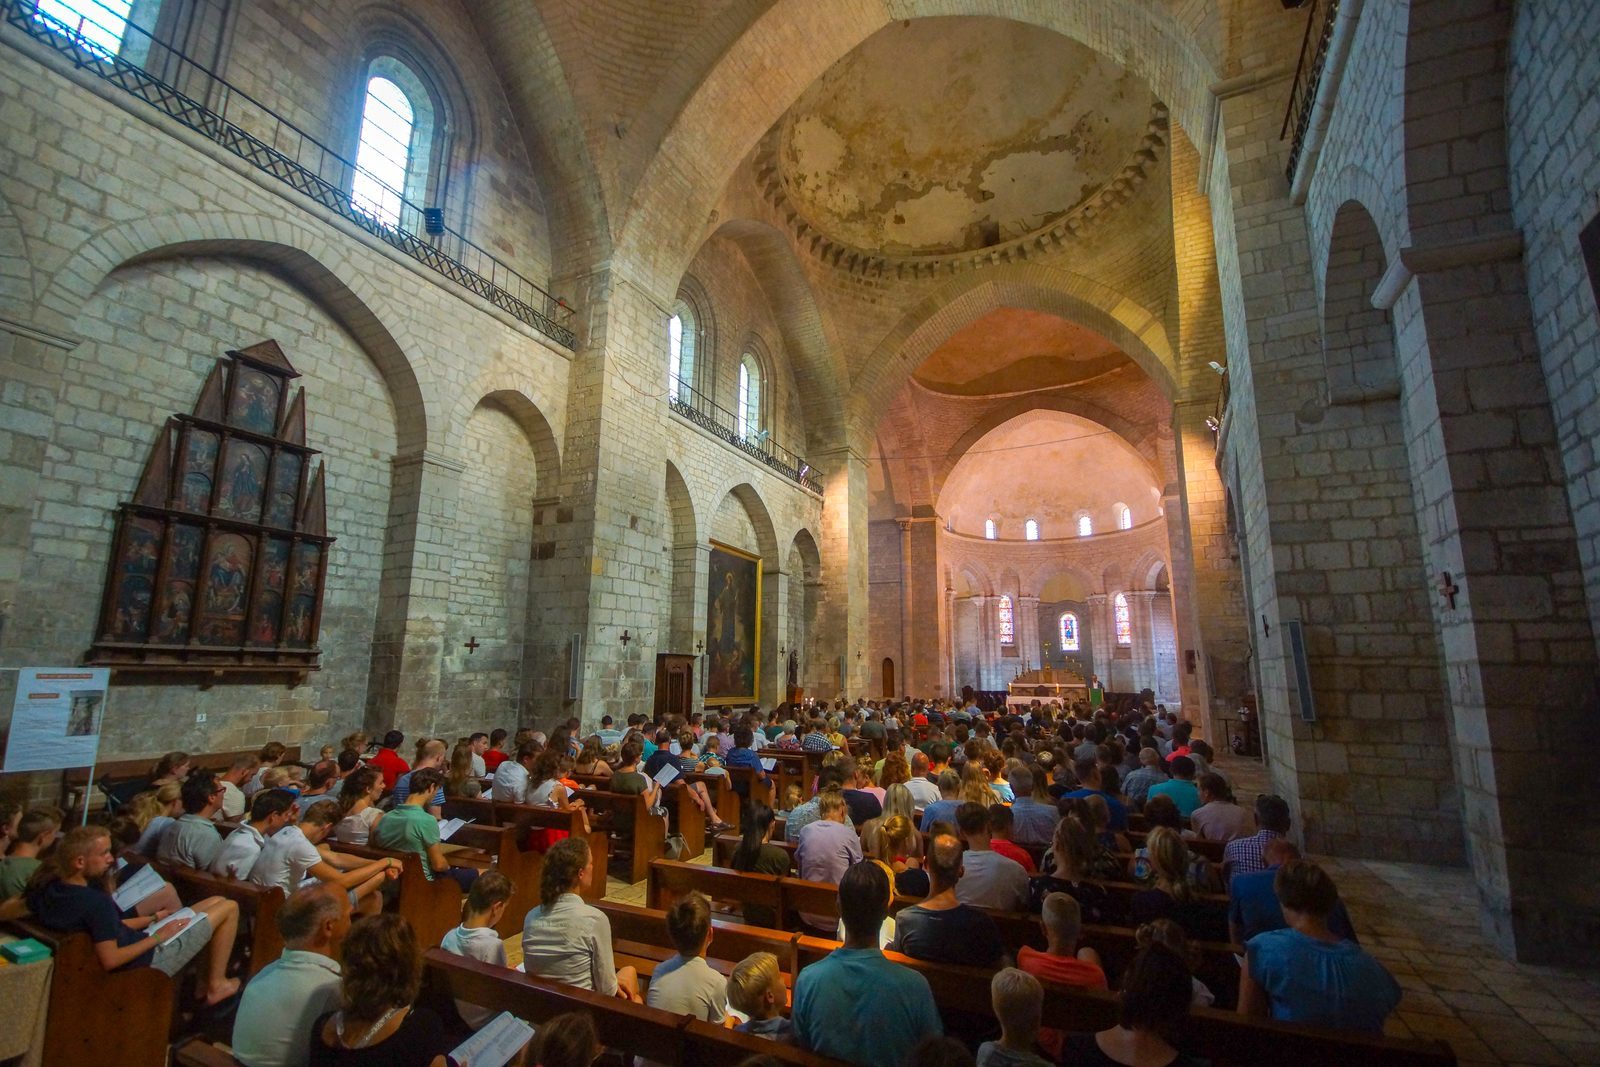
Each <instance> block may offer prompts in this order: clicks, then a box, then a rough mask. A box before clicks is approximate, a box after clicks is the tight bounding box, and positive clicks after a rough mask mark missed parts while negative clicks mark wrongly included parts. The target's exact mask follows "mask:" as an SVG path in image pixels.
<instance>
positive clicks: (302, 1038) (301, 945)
mask: <svg viewBox="0 0 1600 1067" xmlns="http://www.w3.org/2000/svg"><path fill="white" fill-rule="evenodd" d="M263 796H266V794H265V793H259V792H258V793H257V794H256V795H255V799H256V800H257V801H259V800H260V799H261V798H262V797H263ZM277 923H278V932H279V933H280V934H282V935H283V954H282V955H281V956H279V957H278V958H277V959H275V960H273V961H272V962H271V963H269V964H267V965H266V966H265V967H263V968H261V971H260V973H258V974H257V975H256V976H255V977H254V978H252V979H250V983H249V984H248V985H246V986H245V987H244V997H243V999H241V1000H240V1001H239V1012H238V1014H237V1015H236V1016H235V1017H234V1022H233V1042H232V1044H233V1058H234V1059H236V1060H238V1061H239V1062H240V1063H242V1064H244V1065H245V1067H304V1065H305V1062H306V1057H307V1056H308V1055H309V1054H310V1049H311V1031H312V1029H313V1028H314V1027H315V1026H316V1022H317V1018H318V1017H319V1016H322V1015H326V1014H327V1013H328V1012H330V1011H334V1010H335V1009H337V1008H338V1007H339V946H340V945H341V944H342V943H343V941H344V936H345V934H347V933H349V931H350V900H349V898H348V897H347V896H346V895H345V894H343V893H341V892H339V891H338V890H335V889H330V888H328V887H327V886H324V885H317V886H312V887H311V888H309V889H302V890H300V891H299V892H297V893H295V894H294V895H293V896H291V897H290V898H289V899H288V900H287V901H285V902H284V905H283V907H281V908H279V909H278V915H277Z"/></svg>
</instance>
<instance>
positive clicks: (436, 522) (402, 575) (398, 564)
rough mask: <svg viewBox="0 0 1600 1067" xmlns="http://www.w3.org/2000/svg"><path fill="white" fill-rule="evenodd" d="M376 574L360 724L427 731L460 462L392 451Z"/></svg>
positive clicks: (434, 705) (435, 698)
mask: <svg viewBox="0 0 1600 1067" xmlns="http://www.w3.org/2000/svg"><path fill="white" fill-rule="evenodd" d="M392 467H393V474H392V479H393V480H392V482H391V483H390V484H391V487H390V493H389V526H388V531H387V533H386V535H385V538H384V554H383V577H382V578H381V579H380V581H379V586H378V611H377V617H376V619H375V621H374V624H373V633H372V667H371V670H370V672H369V674H368V682H367V710H366V729H367V731H368V732H369V733H373V734H375V735H381V734H382V733H383V732H384V731H386V730H388V729H390V728H393V729H397V730H402V731H404V732H405V733H406V734H407V735H408V736H416V735H418V734H427V733H431V732H432V728H433V719H434V714H435V712H436V711H437V709H438V704H439V672H440V666H441V663H442V662H443V656H444V654H445V649H444V648H443V647H442V642H443V640H444V635H445V628H446V625H447V623H448V621H449V615H450V575H451V566H450V561H451V559H453V558H454V554H455V551H456V549H455V546H454V544H453V536H452V534H453V531H454V528H455V524H454V522H453V521H452V519H451V516H452V515H453V514H454V510H455V499H456V487H457V485H458V484H459V481H460V474H461V472H462V470H463V469H464V468H463V467H462V466H461V464H459V463H456V462H454V461H452V460H447V459H444V458H443V457H441V456H439V455H437V454H436V453H431V452H417V453H413V454H411V455H408V456H397V457H395V459H394V461H393V465H392Z"/></svg>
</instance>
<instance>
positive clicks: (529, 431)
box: [475, 389, 561, 497]
mask: <svg viewBox="0 0 1600 1067" xmlns="http://www.w3.org/2000/svg"><path fill="white" fill-rule="evenodd" d="M475 406H476V407H483V406H491V407H496V408H499V409H500V410H501V411H503V412H505V413H506V414H507V415H508V416H510V418H511V421H513V422H515V423H516V424H517V425H518V426H519V427H521V429H522V433H523V435H524V436H525V437H527V439H528V444H529V445H530V446H532V448H533V462H534V472H533V473H534V479H535V482H536V484H537V485H538V487H539V488H538V492H539V496H540V497H553V496H555V495H556V494H557V493H558V492H559V491H560V488H561V446H560V444H559V443H558V442H557V441H556V435H555V431H554V430H552V429H551V428H550V423H549V421H548V420H546V419H545V417H544V412H542V411H540V410H539V407H538V405H536V404H535V403H534V402H533V401H532V400H531V399H530V398H529V397H528V395H527V394H526V393H524V392H522V391H521V390H518V389H496V390H494V391H493V392H491V393H486V394H485V395H484V396H483V398H482V399H481V400H479V401H478V403H477V405H475Z"/></svg>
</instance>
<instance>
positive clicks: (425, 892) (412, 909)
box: [335, 844, 520, 945]
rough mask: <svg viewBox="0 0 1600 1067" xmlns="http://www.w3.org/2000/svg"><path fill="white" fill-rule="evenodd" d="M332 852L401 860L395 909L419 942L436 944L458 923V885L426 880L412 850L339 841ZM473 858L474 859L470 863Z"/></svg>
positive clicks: (483, 859)
mask: <svg viewBox="0 0 1600 1067" xmlns="http://www.w3.org/2000/svg"><path fill="white" fill-rule="evenodd" d="M335 851H338V852H344V853H346V854H348V855H351V856H359V857H361V858H363V859H384V858H387V857H394V858H397V859H399V860H400V862H401V869H400V878H399V900H398V903H397V904H396V910H397V911H398V912H399V914H400V916H401V917H402V918H404V919H405V920H406V921H407V922H409V923H410V924H411V928H412V929H413V930H415V931H416V933H417V939H418V940H419V941H421V943H422V944H424V945H437V944H438V943H439V942H440V941H441V940H442V939H443V938H444V935H445V934H447V933H449V932H450V931H451V930H453V929H455V928H456V927H457V926H459V925H460V924H461V902H462V901H463V900H465V899H466V894H465V893H463V892H462V891H461V886H460V885H459V884H458V883H457V882H456V880H455V879H453V878H446V877H445V876H444V875H439V876H438V877H436V878H434V879H433V880H432V881H429V880H428V876H427V873H426V872H425V871H424V870H423V868H422V858H421V857H420V856H418V855H417V854H416V853H415V852H398V851H394V850H391V849H385V848H376V847H374V846H372V845H345V844H341V845H340V846H339V847H338V848H337V849H336V850H335ZM450 859H451V861H452V862H453V863H456V864H459V865H461V866H483V867H486V866H488V865H489V863H488V857H487V856H478V857H472V856H470V855H466V854H462V853H454V854H452V855H451V857H450ZM474 860H475V861H476V862H473V861H474ZM519 888H520V887H519ZM506 914H507V915H508V916H509V915H510V914H511V911H510V909H509V908H508V909H506Z"/></svg>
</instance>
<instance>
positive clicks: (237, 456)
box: [212, 441, 267, 522]
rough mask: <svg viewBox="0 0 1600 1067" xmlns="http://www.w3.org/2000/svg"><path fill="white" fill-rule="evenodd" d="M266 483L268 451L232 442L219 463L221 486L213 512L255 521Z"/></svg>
mask: <svg viewBox="0 0 1600 1067" xmlns="http://www.w3.org/2000/svg"><path fill="white" fill-rule="evenodd" d="M266 485H267V450H266V449H265V448H263V447H261V446H260V445H253V444H249V443H247V442H245V441H231V442H229V444H228V455H227V458H226V459H225V460H223V463H222V485H221V487H220V488H219V490H218V492H217V504H216V507H215V508H214V509H213V512H212V513H213V514H215V515H223V516H226V517H228V518H231V519H244V520H245V521H246V522H255V521H256V520H257V519H258V518H260V516H261V497H262V493H263V492H264V490H265V489H266Z"/></svg>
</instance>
